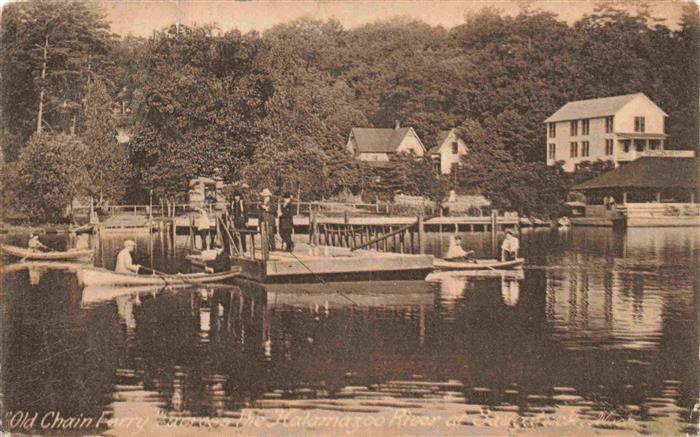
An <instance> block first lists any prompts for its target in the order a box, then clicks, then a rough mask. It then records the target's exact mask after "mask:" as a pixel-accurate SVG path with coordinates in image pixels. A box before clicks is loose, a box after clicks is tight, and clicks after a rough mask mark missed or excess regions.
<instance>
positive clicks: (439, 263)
mask: <svg viewBox="0 0 700 437" xmlns="http://www.w3.org/2000/svg"><path fill="white" fill-rule="evenodd" d="M524 263H525V258H516V259H514V260H512V261H499V260H497V259H478V260H476V262H469V261H447V260H444V259H436V260H435V261H433V266H434V267H435V268H436V269H438V270H509V269H519V268H521V267H522V265H523V264H524Z"/></svg>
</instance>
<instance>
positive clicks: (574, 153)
mask: <svg viewBox="0 0 700 437" xmlns="http://www.w3.org/2000/svg"><path fill="white" fill-rule="evenodd" d="M569 152H570V154H571V157H572V158H576V157H578V143H577V142H576V141H574V142H572V143H571V148H570V151H569Z"/></svg>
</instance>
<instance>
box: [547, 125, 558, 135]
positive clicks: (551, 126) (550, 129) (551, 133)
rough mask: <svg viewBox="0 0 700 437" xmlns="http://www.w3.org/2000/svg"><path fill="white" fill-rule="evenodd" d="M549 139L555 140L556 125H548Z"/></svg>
mask: <svg viewBox="0 0 700 437" xmlns="http://www.w3.org/2000/svg"><path fill="white" fill-rule="evenodd" d="M548 127H549V138H556V136H557V124H556V123H549V125H548Z"/></svg>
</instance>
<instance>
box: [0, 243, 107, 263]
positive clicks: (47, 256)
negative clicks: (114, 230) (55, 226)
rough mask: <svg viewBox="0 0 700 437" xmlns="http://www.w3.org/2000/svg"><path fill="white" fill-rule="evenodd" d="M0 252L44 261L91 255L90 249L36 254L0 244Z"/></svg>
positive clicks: (26, 249)
mask: <svg viewBox="0 0 700 437" xmlns="http://www.w3.org/2000/svg"><path fill="white" fill-rule="evenodd" d="M0 252H4V253H6V254H8V255H11V256H16V257H17V258H22V259H31V260H44V261H62V260H69V259H79V258H89V257H92V255H93V251H92V249H82V250H78V249H70V250H67V251H65V252H62V251H53V252H38V251H34V250H31V249H28V248H26V247H17V246H11V245H9V244H0Z"/></svg>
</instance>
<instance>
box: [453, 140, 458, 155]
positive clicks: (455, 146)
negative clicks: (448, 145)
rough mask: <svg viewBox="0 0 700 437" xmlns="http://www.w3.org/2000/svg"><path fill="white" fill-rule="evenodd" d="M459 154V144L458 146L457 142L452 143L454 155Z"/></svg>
mask: <svg viewBox="0 0 700 437" xmlns="http://www.w3.org/2000/svg"><path fill="white" fill-rule="evenodd" d="M458 153H459V144H457V141H453V142H452V154H453V155H456V154H458Z"/></svg>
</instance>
